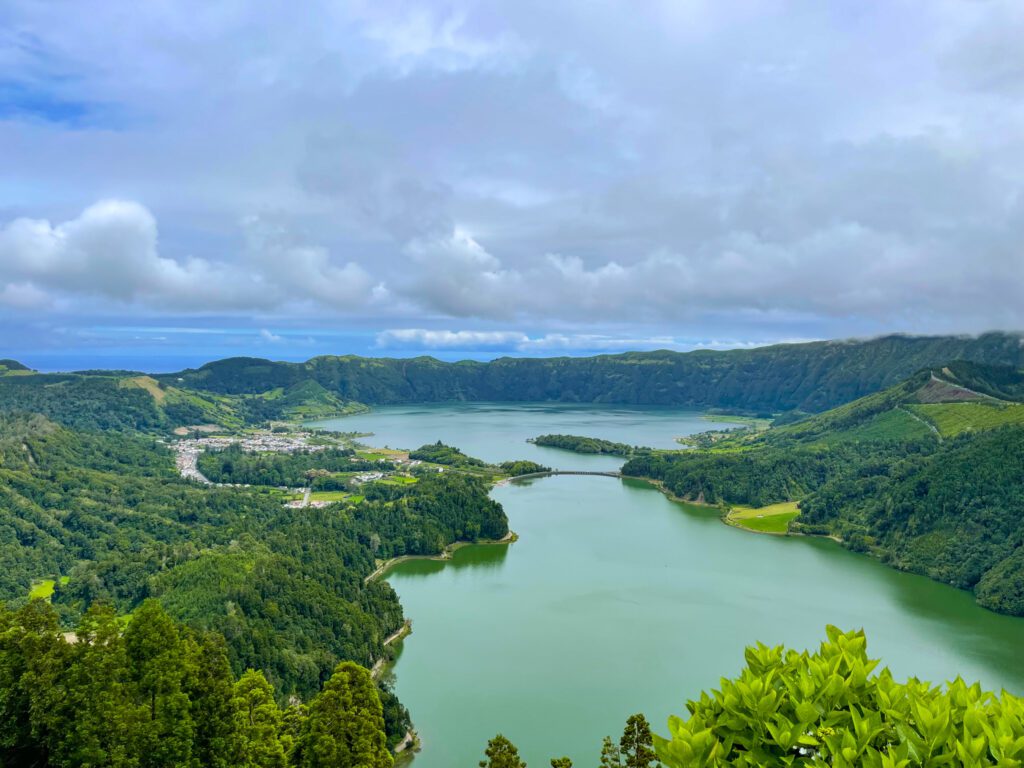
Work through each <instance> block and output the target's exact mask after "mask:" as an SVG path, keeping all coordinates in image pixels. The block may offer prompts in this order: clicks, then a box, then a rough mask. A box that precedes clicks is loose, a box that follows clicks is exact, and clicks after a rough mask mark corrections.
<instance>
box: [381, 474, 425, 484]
mask: <svg viewBox="0 0 1024 768" xmlns="http://www.w3.org/2000/svg"><path fill="white" fill-rule="evenodd" d="M377 482H378V483H383V484H384V485H413V484H415V483H417V482H419V480H418V479H417V478H415V477H406V476H405V475H391V476H390V477H385V478H384V479H382V480H378V481H377Z"/></svg>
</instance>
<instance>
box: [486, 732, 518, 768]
mask: <svg viewBox="0 0 1024 768" xmlns="http://www.w3.org/2000/svg"><path fill="white" fill-rule="evenodd" d="M484 754H485V755H486V756H487V759H486V760H481V761H480V768H526V763H524V762H523V761H522V760H520V759H519V750H518V749H516V745H515V744H513V743H512V742H511V741H509V740H508V739H506V738H505V737H504V736H502V735H501V734H500V733H499V734H498V735H497V736H495V737H494V738H493V739H491V740H490V741H488V742H487V749H485V750H484Z"/></svg>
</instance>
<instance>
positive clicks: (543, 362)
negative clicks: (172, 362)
mask: <svg viewBox="0 0 1024 768" xmlns="http://www.w3.org/2000/svg"><path fill="white" fill-rule="evenodd" d="M951 360H967V361H970V362H975V363H983V364H995V365H1008V366H1011V367H1014V368H1020V367H1024V336H1022V335H1021V334H1019V333H1001V332H992V333H987V334H982V335H979V336H902V335H889V336H881V337H877V338H874V339H868V340H832V341H819V342H804V343H801V344H776V345H770V346H766V347H757V348H753V349H737V350H725V351H715V350H694V351H691V352H672V351H669V350H661V351H653V352H624V353H618V354H607V355H596V356H593V357H550V358H514V357H501V358H497V359H495V360H492V361H489V362H478V361H472V360H463V361H458V362H454V363H448V362H443V361H440V360H438V359H436V358H433V357H429V356H420V357H415V358H371V357H360V356H355V355H321V356H318V357H314V358H311V359H310V360H307V361H305V362H301V363H289V362H277V361H271V360H265V359H261V358H251V357H240V358H227V359H225V360H218V361H212V362H210V363H207V364H205V365H203V366H200V367H199V368H192V369H186V370H183V371H179V372H177V373H171V374H160V375H154V377H155V378H157V379H158V380H160V381H163V382H166V383H174V384H179V385H182V386H185V387H189V388H193V389H197V390H207V391H211V392H216V393H220V394H258V393H260V392H262V391H266V390H268V389H272V388H275V387H282V386H283V387H288V386H292V385H295V384H297V383H301V382H303V381H308V380H313V381H316V382H317V383H318V384H320V385H321V386H323V387H324V388H325V389H326V390H328V391H329V392H332V393H334V394H336V395H338V396H339V397H341V398H342V399H343V400H351V401H357V402H361V403H366V404H368V405H390V404H399V403H422V402H449V401H458V400H468V401H507V402H528V401H558V402H593V403H621V404H636V405H677V406H685V407H715V408H730V409H735V410H738V411H749V412H778V411H788V410H802V411H808V412H820V411H824V410H827V409H828V408H831V407H834V406H836V405H839V404H841V403H844V402H849V401H851V400H854V399H856V398H858V397H860V396H863V395H865V394H869V393H871V392H875V391H878V390H881V389H884V388H885V387H887V386H890V385H892V384H895V383H897V382H898V381H900V380H902V379H903V378H905V377H906V376H909V375H910V374H912V373H913V372H914V371H916V370H919V369H921V368H926V367H932V366H937V365H944V364H946V363H948V362H949V361H951Z"/></svg>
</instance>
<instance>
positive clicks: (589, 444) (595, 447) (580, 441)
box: [526, 435, 638, 456]
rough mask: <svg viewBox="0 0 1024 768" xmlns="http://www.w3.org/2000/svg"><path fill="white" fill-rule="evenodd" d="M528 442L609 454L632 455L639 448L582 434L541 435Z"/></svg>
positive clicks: (582, 451) (549, 446)
mask: <svg viewBox="0 0 1024 768" xmlns="http://www.w3.org/2000/svg"><path fill="white" fill-rule="evenodd" d="M526 442H528V443H533V444H534V445H542V446H545V447H547V448H561V449H562V450H563V451H573V452H575V453H599V454H606V455H609V456H632V455H633V454H634V453H636V452H637V450H638V449H637V448H636V447H634V446H632V445H626V444H625V443H615V442H612V441H611V440H602V439H601V438H599V437H583V436H581V435H540V436H539V437H534V438H532V439H529V440H527V441H526Z"/></svg>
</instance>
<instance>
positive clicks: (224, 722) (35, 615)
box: [0, 600, 393, 768]
mask: <svg viewBox="0 0 1024 768" xmlns="http://www.w3.org/2000/svg"><path fill="white" fill-rule="evenodd" d="M278 698H279V697H278V696H276V695H275V692H274V689H273V686H272V685H271V684H270V683H269V682H268V681H267V679H266V677H265V676H264V675H263V673H262V672H260V671H258V670H256V669H251V668H250V669H246V670H244V671H242V672H241V673H235V672H234V671H232V668H231V665H230V663H229V661H228V651H227V648H226V646H225V644H224V639H223V637H221V636H220V635H217V634H215V633H211V632H203V631H197V630H194V629H192V628H189V627H187V626H183V625H181V624H177V623H176V622H174V620H173V619H172V618H171V617H170V616H169V615H168V614H167V613H166V612H165V611H164V610H163V608H162V607H161V606H160V603H159V602H157V601H156V600H146V601H144V602H143V603H142V604H141V605H140V606H139V607H138V608H137V610H135V611H134V612H133V614H132V615H131V617H130V618H129V619H128V620H127V621H122V620H121V617H119V616H118V614H117V613H116V612H115V611H114V610H113V609H112V608H111V607H110V606H107V605H103V604H102V603H95V604H93V605H92V606H91V607H90V608H89V609H88V610H87V611H86V612H85V613H84V614H83V615H82V617H81V619H80V620H79V622H78V624H77V626H76V627H75V631H74V633H73V634H70V635H69V634H68V633H65V632H63V631H62V628H61V626H60V624H59V621H58V616H57V613H56V612H55V611H54V610H53V608H52V607H51V606H50V605H48V604H47V603H46V602H44V601H42V600H33V601H32V602H30V603H28V604H26V605H25V606H23V607H22V608H21V609H20V610H17V611H11V610H8V609H4V608H3V607H2V606H0V765H3V766H4V767H5V768H46V767H48V766H52V767H53V768H84V767H85V766H111V767H115V766H116V767H117V768H126V767H127V766H133V767H137V768H190V767H192V766H195V767H200V766H201V767H202V768H208V767H209V768H237V767H239V766H241V767H243V768H288V767H289V766H295V768H328V767H331V768H356V766H359V767H360V768H364V767H365V768H390V766H391V765H392V764H393V758H392V755H391V752H390V751H389V749H388V744H387V737H386V735H385V724H384V720H385V718H384V708H383V706H382V704H381V700H380V696H379V695H378V689H377V686H376V685H375V684H374V682H373V680H372V678H371V676H370V673H369V672H368V671H367V670H366V669H364V668H363V667H361V666H359V665H358V664H354V663H352V662H350V661H345V662H341V663H339V664H338V665H337V666H336V667H335V668H334V669H333V670H332V671H331V673H330V675H329V677H328V678H327V679H326V681H325V683H324V685H323V688H322V689H321V690H320V691H319V692H318V693H316V694H315V695H314V696H312V697H311V698H310V699H309V700H308V702H306V703H298V702H295V703H290V704H288V705H287V706H285V707H281V706H280V705H279V704H278Z"/></svg>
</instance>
